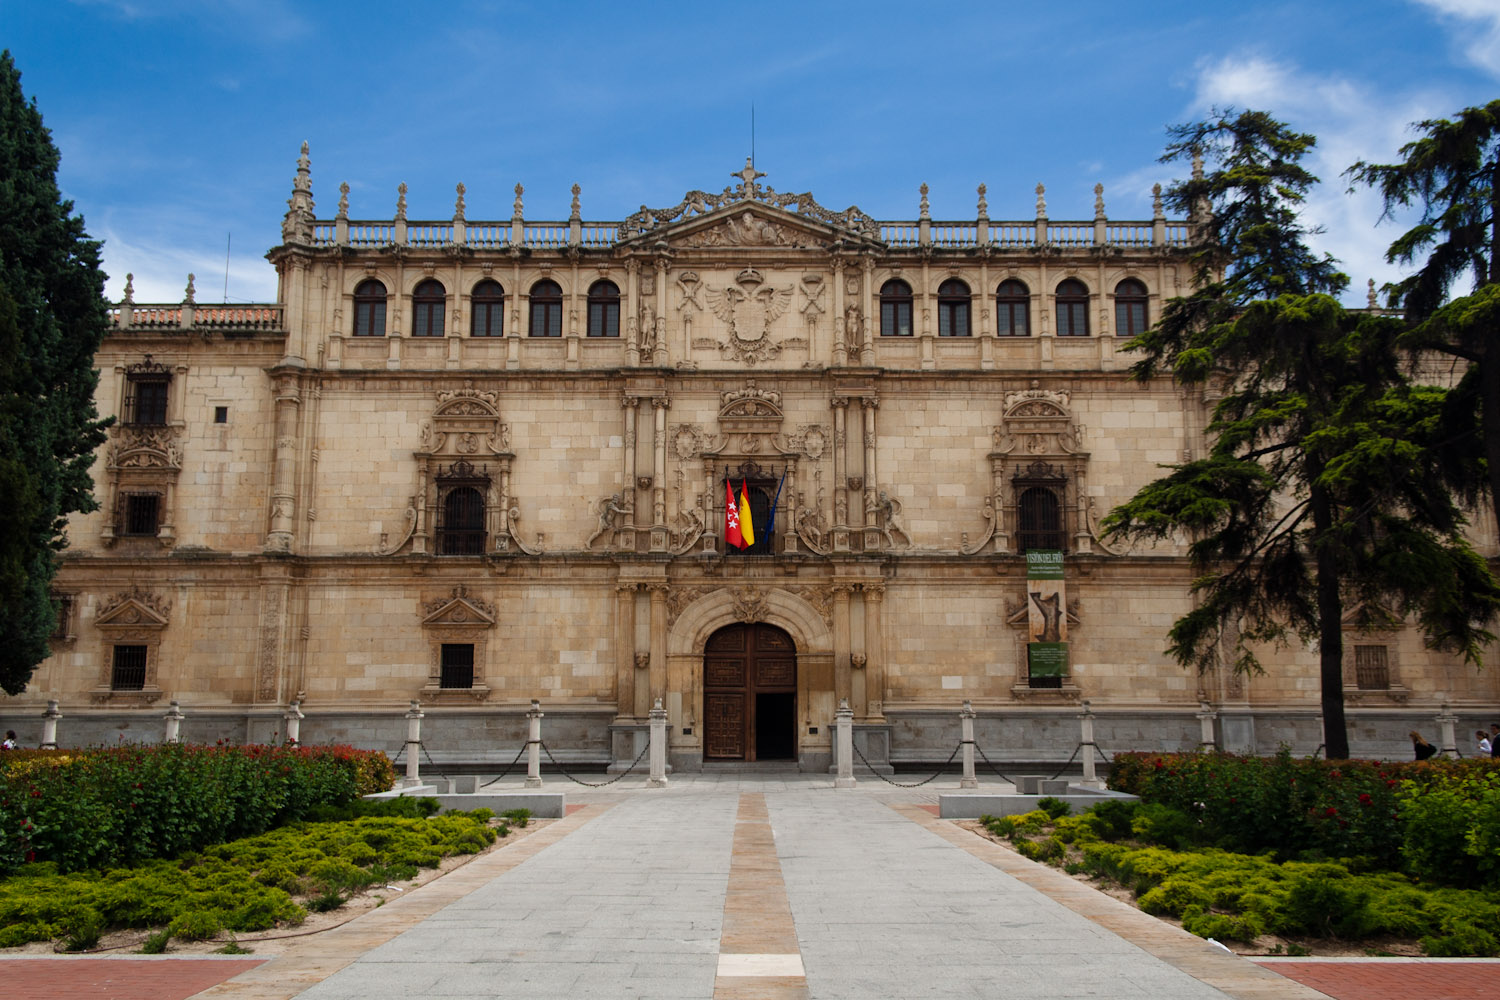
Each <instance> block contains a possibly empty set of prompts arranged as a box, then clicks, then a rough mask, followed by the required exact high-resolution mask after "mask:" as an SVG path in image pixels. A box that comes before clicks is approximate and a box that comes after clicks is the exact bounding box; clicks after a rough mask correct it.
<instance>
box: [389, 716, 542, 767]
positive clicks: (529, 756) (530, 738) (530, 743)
mask: <svg viewBox="0 0 1500 1000" xmlns="http://www.w3.org/2000/svg"><path fill="white" fill-rule="evenodd" d="M412 704H413V705H415V704H416V702H412ZM544 714H546V713H544V712H543V711H542V703H541V702H539V701H537V700H536V699H535V698H533V699H531V711H529V712H527V713H526V787H527V788H541V787H542V716H543V715H544Z"/></svg>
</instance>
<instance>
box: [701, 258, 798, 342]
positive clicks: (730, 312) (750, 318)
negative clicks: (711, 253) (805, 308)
mask: <svg viewBox="0 0 1500 1000" xmlns="http://www.w3.org/2000/svg"><path fill="white" fill-rule="evenodd" d="M765 282H766V279H765V276H764V275H762V274H761V273H760V272H759V271H757V270H756V269H755V268H753V267H747V268H745V269H744V270H743V271H741V272H740V273H739V274H737V275H736V276H735V279H734V284H732V285H727V286H725V287H724V288H710V289H708V290H707V292H708V307H709V309H711V310H712V311H713V313H714V315H715V316H718V317H719V319H721V320H723V321H724V323H725V325H726V326H727V327H728V329H729V339H728V340H725V341H721V342H720V343H719V350H720V351H721V352H722V353H723V355H724V356H725V357H726V358H731V359H733V360H735V361H739V362H742V363H744V364H747V365H754V364H756V363H758V362H761V361H770V360H771V359H772V358H775V357H776V356H777V355H778V354H780V353H781V345H780V344H778V343H776V342H775V341H773V340H771V324H772V323H774V322H775V321H776V320H777V319H778V318H779V317H780V316H781V315H782V313H784V312H786V311H787V309H788V308H789V307H790V306H791V304H792V286H791V285H787V286H786V287H785V288H777V287H776V286H774V285H768V284H766V283H765Z"/></svg>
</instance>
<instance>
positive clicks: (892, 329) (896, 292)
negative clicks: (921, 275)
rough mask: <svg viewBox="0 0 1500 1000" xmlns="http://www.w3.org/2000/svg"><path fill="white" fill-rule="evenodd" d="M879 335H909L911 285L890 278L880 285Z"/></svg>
mask: <svg viewBox="0 0 1500 1000" xmlns="http://www.w3.org/2000/svg"><path fill="white" fill-rule="evenodd" d="M880 335H881V336H882V337H910V336H911V286H910V285H908V284H907V283H906V282H904V281H900V280H898V279H895V278H892V279H891V280H890V281H887V282H886V283H885V284H883V285H881V286H880Z"/></svg>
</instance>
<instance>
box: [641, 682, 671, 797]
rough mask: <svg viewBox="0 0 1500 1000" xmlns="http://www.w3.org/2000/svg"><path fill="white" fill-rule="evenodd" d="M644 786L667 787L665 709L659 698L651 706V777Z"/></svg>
mask: <svg viewBox="0 0 1500 1000" xmlns="http://www.w3.org/2000/svg"><path fill="white" fill-rule="evenodd" d="M646 787H648V788H666V787H667V710H666V709H665V708H662V707H661V699H660V698H658V699H656V704H655V705H653V706H652V707H651V777H650V779H649V780H648V781H647V782H646Z"/></svg>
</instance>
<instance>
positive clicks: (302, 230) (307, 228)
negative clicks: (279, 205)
mask: <svg viewBox="0 0 1500 1000" xmlns="http://www.w3.org/2000/svg"><path fill="white" fill-rule="evenodd" d="M310 164H311V161H310V160H309V159H308V156H307V143H306V142H305V141H304V142H303V143H302V151H301V153H300V154H299V155H298V157H297V176H296V177H295V178H293V179H292V196H291V197H290V198H288V199H287V202H286V215H284V216H282V219H281V238H282V239H284V240H287V241H288V242H291V241H294V240H295V241H297V242H301V243H311V242H312V235H313V199H312V169H311V166H310Z"/></svg>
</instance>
